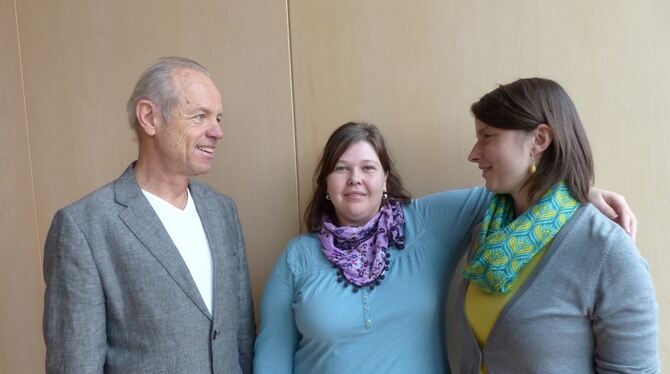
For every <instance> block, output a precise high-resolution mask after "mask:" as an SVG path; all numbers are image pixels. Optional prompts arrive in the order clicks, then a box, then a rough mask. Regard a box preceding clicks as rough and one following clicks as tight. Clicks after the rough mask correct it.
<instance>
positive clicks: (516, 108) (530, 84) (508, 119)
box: [470, 78, 593, 202]
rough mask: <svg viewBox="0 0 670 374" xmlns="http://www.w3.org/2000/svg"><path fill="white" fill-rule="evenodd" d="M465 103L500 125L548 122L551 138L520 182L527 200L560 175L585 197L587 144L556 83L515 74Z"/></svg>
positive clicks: (589, 167)
mask: <svg viewBox="0 0 670 374" xmlns="http://www.w3.org/2000/svg"><path fill="white" fill-rule="evenodd" d="M470 109H471V111H472V114H473V115H474V116H475V117H476V118H477V119H478V120H480V121H481V122H483V123H485V124H487V125H489V126H493V127H497V128H500V129H511V130H525V131H532V130H534V129H535V128H536V127H537V126H538V125H540V124H542V123H545V124H547V125H548V126H549V127H550V128H551V131H552V135H553V136H552V142H551V144H550V145H549V147H548V148H547V149H546V150H545V151H544V153H543V155H542V158H541V160H540V162H539V164H538V165H537V171H536V172H535V173H534V174H532V175H531V176H530V178H529V179H528V181H526V184H525V185H524V186H526V185H527V186H528V195H529V196H528V197H529V199H530V201H534V200H535V199H534V198H535V197H539V196H537V195H538V194H543V193H544V192H545V191H547V190H548V189H549V188H550V187H551V186H552V185H554V184H556V183H557V182H559V181H561V180H565V181H566V183H567V185H568V188H569V189H570V192H571V193H572V194H573V195H574V197H575V198H576V199H577V200H579V201H581V202H586V201H588V198H587V195H588V192H589V189H590V188H591V185H592V184H593V156H592V155H591V147H590V146H589V141H588V139H587V138H586V133H585V131H584V127H583V126H582V121H581V120H580V119H579V115H578V114H577V109H576V108H575V104H574V103H573V102H572V100H571V99H570V96H568V94H567V92H565V90H564V89H563V87H561V85H559V84H558V83H556V82H554V81H552V80H549V79H543V78H527V79H519V80H517V81H515V82H512V83H509V84H505V85H501V86H499V87H498V88H496V89H495V90H493V91H491V92H489V93H487V94H486V95H484V96H483V97H482V98H481V99H479V101H477V102H476V103H474V104H472V107H471V108H470Z"/></svg>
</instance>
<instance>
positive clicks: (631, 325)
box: [592, 230, 660, 373]
mask: <svg viewBox="0 0 670 374" xmlns="http://www.w3.org/2000/svg"><path fill="white" fill-rule="evenodd" d="M609 246H610V248H609V250H608V251H607V252H606V255H605V256H604V258H603V259H602V262H601V264H602V267H601V270H600V272H599V273H598V275H597V277H596V279H595V290H596V292H595V299H594V309H593V325H592V328H593V333H594V337H595V352H594V356H595V364H596V370H597V372H599V373H658V372H660V363H659V353H658V305H657V303H656V299H655V297H654V288H653V285H652V280H651V275H650V274H649V270H648V265H647V263H646V262H645V261H644V259H643V258H642V257H641V256H640V254H639V252H638V250H637V248H636V247H635V244H633V242H632V241H631V240H630V238H629V237H628V236H627V235H625V234H624V233H623V230H618V231H617V234H616V235H614V236H613V237H611V238H610V242H609Z"/></svg>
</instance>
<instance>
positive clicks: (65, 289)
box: [43, 164, 255, 374]
mask: <svg viewBox="0 0 670 374" xmlns="http://www.w3.org/2000/svg"><path fill="white" fill-rule="evenodd" d="M133 166H134V164H131V165H130V166H129V167H128V169H126V171H125V172H124V173H123V175H121V177H119V179H117V180H115V181H114V182H112V183H109V184H107V185H106V186H104V187H102V188H100V189H99V190H97V191H95V192H93V193H91V194H89V195H88V196H86V197H84V198H82V199H81V200H80V201H78V202H76V203H74V204H72V205H70V206H68V207H66V208H63V209H61V210H59V211H58V212H57V213H56V215H55V217H54V219H53V222H52V224H51V228H50V230H49V234H48V236H47V241H46V246H45V249H44V279H45V282H46V291H45V304H44V321H43V324H44V325H43V328H44V341H45V343H46V347H47V358H46V371H47V373H102V372H105V373H123V374H130V373H250V372H251V371H252V369H251V363H252V358H253V357H252V356H253V351H252V349H253V341H254V336H255V324H254V316H253V306H252V299H251V293H250V285H249V273H248V269H247V262H246V257H245V250H244V241H243V238H242V231H241V228H240V224H239V221H238V217H237V210H236V208H235V204H234V202H233V201H232V200H231V199H230V198H228V197H226V196H223V195H221V194H219V193H217V192H216V191H214V190H213V189H211V188H210V187H207V186H205V185H203V184H200V183H197V182H194V181H191V182H190V183H189V188H190V190H191V196H193V201H194V203H195V206H196V209H197V211H198V214H199V215H200V219H201V221H202V224H203V226H204V230H205V233H206V235H207V238H208V240H209V246H210V248H211V251H212V261H213V275H214V283H213V302H212V310H213V312H212V314H210V313H209V311H208V310H207V307H206V306H205V302H204V301H203V300H202V297H201V296H200V293H199V291H198V288H197V286H196V284H195V282H194V281H193V279H192V277H191V273H190V272H189V270H188V268H187V266H186V264H185V263H184V261H183V259H182V258H181V255H180V254H179V252H178V250H177V248H176V247H175V246H174V244H173V243H172V241H171V239H170V237H169V235H168V233H167V231H165V229H164V228H163V225H162V224H161V221H160V219H159V218H158V216H157V215H156V214H155V212H154V210H153V208H152V207H151V205H150V204H149V202H148V201H147V199H146V198H145V197H144V195H143V194H142V191H141V190H140V187H139V185H138V184H137V182H136V181H135V177H134V171H133Z"/></svg>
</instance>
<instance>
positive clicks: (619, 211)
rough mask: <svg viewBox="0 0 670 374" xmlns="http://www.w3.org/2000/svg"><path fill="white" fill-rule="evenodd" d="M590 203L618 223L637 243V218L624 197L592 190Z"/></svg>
mask: <svg viewBox="0 0 670 374" xmlns="http://www.w3.org/2000/svg"><path fill="white" fill-rule="evenodd" d="M589 201H590V202H591V204H593V205H595V207H596V208H598V210H600V211H601V212H602V213H603V214H604V215H606V216H607V217H608V218H609V219H611V220H613V221H614V222H616V223H618V224H619V226H621V227H622V228H623V229H624V230H625V231H626V232H627V233H628V235H630V236H631V238H633V241H635V236H636V235H637V218H635V214H634V213H633V211H632V210H631V209H630V206H628V203H627V202H626V199H625V198H624V197H623V196H622V195H619V194H618V193H616V192H612V191H606V190H601V189H599V188H591V190H590V191H589Z"/></svg>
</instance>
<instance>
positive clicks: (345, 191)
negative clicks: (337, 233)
mask: <svg viewBox="0 0 670 374" xmlns="http://www.w3.org/2000/svg"><path fill="white" fill-rule="evenodd" d="M386 177H387V174H386V173H385V172H384V169H383V167H382V164H381V162H380V161H379V157H378V156H377V152H375V149H374V148H373V147H372V145H371V144H370V143H368V142H366V141H359V142H357V143H354V144H352V145H351V146H349V148H347V150H346V151H345V152H344V153H343V154H342V157H340V159H339V160H338V161H337V163H336V164H335V169H334V170H333V171H332V172H331V173H330V174H328V176H327V177H326V185H327V192H328V195H329V196H330V202H331V203H332V204H333V207H335V214H336V216H337V221H338V223H339V225H341V226H362V225H364V224H365V223H366V222H368V221H369V220H370V218H372V217H373V216H374V215H375V214H376V213H377V212H378V211H379V207H380V206H381V201H382V194H383V193H384V191H385V190H386Z"/></svg>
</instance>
